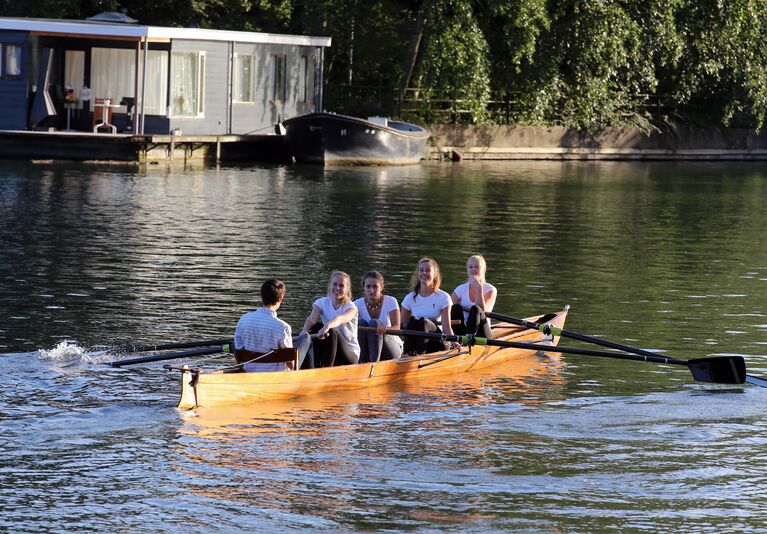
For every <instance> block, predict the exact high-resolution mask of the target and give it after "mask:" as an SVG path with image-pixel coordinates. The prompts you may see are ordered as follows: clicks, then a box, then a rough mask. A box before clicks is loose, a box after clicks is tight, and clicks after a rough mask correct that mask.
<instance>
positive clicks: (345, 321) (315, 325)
mask: <svg viewBox="0 0 767 534" xmlns="http://www.w3.org/2000/svg"><path fill="white" fill-rule="evenodd" d="M357 317H358V313H357V307H356V306H355V305H354V303H353V302H352V284H351V279H350V278H349V275H348V274H346V273H345V272H343V271H334V272H333V273H332V274H331V275H330V280H329V281H328V292H327V295H326V296H324V297H320V298H318V299H317V300H315V301H314V303H313V304H312V313H311V314H310V315H309V317H307V318H306V322H305V323H304V328H303V329H302V330H301V334H300V336H301V337H304V336H306V335H307V334H310V333H311V334H314V333H316V334H317V336H316V338H315V339H314V340H313V341H312V345H313V347H314V366H315V367H332V366H333V365H336V355H338V356H339V363H338V365H347V364H352V363H357V362H358V361H359V357H360V346H359V342H358V341H357Z"/></svg>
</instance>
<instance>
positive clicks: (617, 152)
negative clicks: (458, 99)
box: [427, 124, 767, 161]
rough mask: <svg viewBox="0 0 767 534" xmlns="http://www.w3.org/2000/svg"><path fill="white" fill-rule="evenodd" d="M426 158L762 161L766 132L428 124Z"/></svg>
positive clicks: (766, 146) (765, 153) (766, 156)
mask: <svg viewBox="0 0 767 534" xmlns="http://www.w3.org/2000/svg"><path fill="white" fill-rule="evenodd" d="M428 128H429V129H430V130H431V132H432V138H431V140H430V145H429V147H428V150H427V157H428V158H430V159H443V160H453V161H461V160H515V159H533V160H674V159H679V160H767V132H764V131H762V132H755V131H753V130H748V129H737V128H701V127H694V126H681V127H677V128H674V129H669V130H667V131H662V132H659V131H653V132H651V133H649V134H648V133H644V132H642V131H641V130H639V129H638V128H635V127H632V126H622V127H612V128H605V129H600V130H598V131H593V132H592V131H579V130H574V129H570V128H565V127H560V126H551V127H538V126H482V127H475V126H471V125H445V124H435V125H429V126H428Z"/></svg>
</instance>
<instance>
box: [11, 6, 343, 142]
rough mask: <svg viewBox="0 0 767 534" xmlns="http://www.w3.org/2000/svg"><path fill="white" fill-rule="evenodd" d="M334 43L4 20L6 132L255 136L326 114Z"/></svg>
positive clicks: (120, 24) (125, 24) (133, 25)
mask: <svg viewBox="0 0 767 534" xmlns="http://www.w3.org/2000/svg"><path fill="white" fill-rule="evenodd" d="M328 46H330V38H329V37H309V36H297V35H278V34H267V33H254V32H238V31H223V30H207V29H197V28H165V27H155V26H142V25H140V24H137V22H136V21H135V20H133V19H130V18H129V17H126V16H125V15H124V14H122V13H103V14H101V15H99V16H96V17H92V18H91V19H88V20H50V19H27V18H5V17H0V130H46V131H47V130H56V131H59V130H73V131H80V132H96V133H126V134H146V135H150V134H169V133H170V134H183V135H227V134H235V135H245V134H264V133H270V132H272V131H273V129H274V125H275V124H277V123H279V122H280V121H282V120H284V119H286V118H289V117H293V116H295V115H300V114H303V113H310V112H314V111H318V110H320V109H321V107H322V87H323V80H322V71H323V59H324V57H323V52H324V49H325V48H326V47H328Z"/></svg>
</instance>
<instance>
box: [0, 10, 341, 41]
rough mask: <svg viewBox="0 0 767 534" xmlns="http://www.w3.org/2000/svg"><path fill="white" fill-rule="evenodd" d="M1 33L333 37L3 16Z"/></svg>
mask: <svg viewBox="0 0 767 534" xmlns="http://www.w3.org/2000/svg"><path fill="white" fill-rule="evenodd" d="M0 30H10V31H24V32H30V33H33V34H37V35H61V36H66V37H85V38H91V39H131V40H132V39H135V40H137V41H143V40H148V41H149V42H168V41H171V40H173V39H184V40H191V41H227V42H238V43H261V44H286V45H298V46H324V47H328V46H330V37H312V36H305V35H285V34H279V33H259V32H242V31H229V30H208V29H203V28H168V27H162V26H142V25H139V24H124V23H109V22H98V21H93V20H66V19H33V18H13V17H0Z"/></svg>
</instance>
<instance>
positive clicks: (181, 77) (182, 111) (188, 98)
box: [171, 52, 199, 117]
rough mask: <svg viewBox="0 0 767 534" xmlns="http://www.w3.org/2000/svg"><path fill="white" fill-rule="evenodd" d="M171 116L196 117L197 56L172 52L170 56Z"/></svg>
mask: <svg viewBox="0 0 767 534" xmlns="http://www.w3.org/2000/svg"><path fill="white" fill-rule="evenodd" d="M171 72H172V80H171V106H172V111H171V114H172V115H173V116H176V117H196V116H197V110H198V106H197V98H198V93H197V81H198V80H199V77H198V72H197V54H196V53H194V52H173V53H172V54H171Z"/></svg>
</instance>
